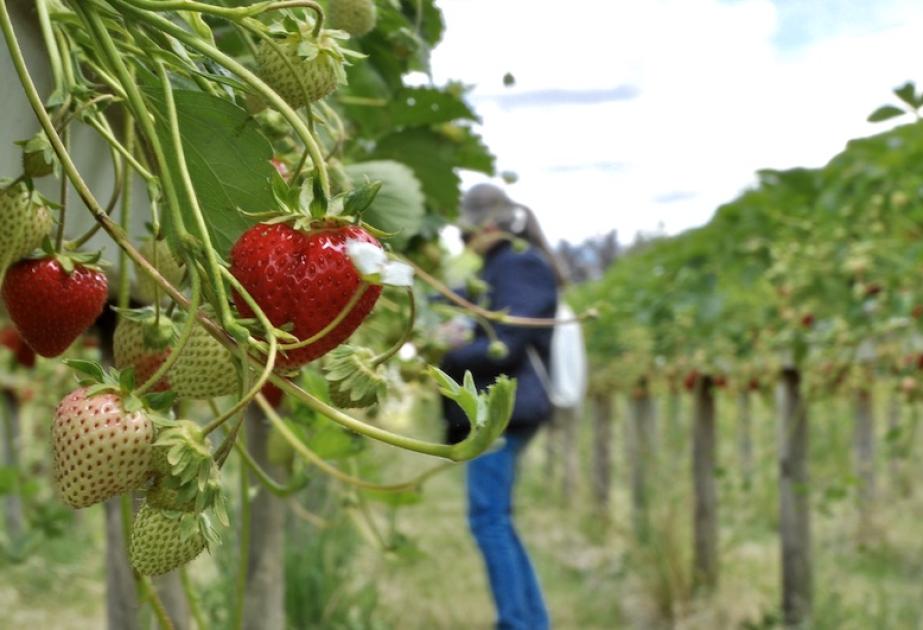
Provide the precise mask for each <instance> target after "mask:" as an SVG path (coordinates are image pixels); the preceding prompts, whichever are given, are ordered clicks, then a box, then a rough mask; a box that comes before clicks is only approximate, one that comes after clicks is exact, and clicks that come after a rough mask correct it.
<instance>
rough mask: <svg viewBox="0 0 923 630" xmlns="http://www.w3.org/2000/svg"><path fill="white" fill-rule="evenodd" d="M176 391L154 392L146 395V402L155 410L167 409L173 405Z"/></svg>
mask: <svg viewBox="0 0 923 630" xmlns="http://www.w3.org/2000/svg"><path fill="white" fill-rule="evenodd" d="M175 401H176V392H153V393H150V394H145V395H144V404H146V405H147V406H148V407H149V408H151V409H153V410H154V411H166V410H168V409H170V408H172V407H173V403H174V402H175Z"/></svg>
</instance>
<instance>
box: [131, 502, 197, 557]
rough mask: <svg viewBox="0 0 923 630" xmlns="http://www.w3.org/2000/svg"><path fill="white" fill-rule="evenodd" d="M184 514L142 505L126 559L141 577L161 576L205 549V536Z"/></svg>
mask: <svg viewBox="0 0 923 630" xmlns="http://www.w3.org/2000/svg"><path fill="white" fill-rule="evenodd" d="M195 518H196V517H195V515H193V514H190V513H188V512H178V511H172V510H161V509H158V508H155V507H152V506H150V505H148V504H147V503H145V504H144V505H142V506H141V509H140V510H138V514H137V515H136V516H135V521H134V523H133V524H132V526H131V541H130V542H129V545H128V557H129V559H130V560H131V566H133V567H134V568H135V570H136V571H137V572H138V573H140V574H141V575H162V574H164V573H169V572H170V571H172V570H173V569H176V568H177V567H180V566H182V565H184V564H186V563H187V562H189V561H191V560H193V559H194V558H195V557H196V556H198V555H199V554H200V553H202V550H203V549H205V537H204V536H203V535H202V534H201V533H200V532H199V530H198V529H197V527H196V525H195V524H194V523H189V524H187V523H184V520H186V519H195Z"/></svg>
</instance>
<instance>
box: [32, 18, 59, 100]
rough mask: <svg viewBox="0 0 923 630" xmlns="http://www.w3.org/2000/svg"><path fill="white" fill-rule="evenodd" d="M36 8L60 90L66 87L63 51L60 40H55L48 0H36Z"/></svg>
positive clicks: (55, 80)
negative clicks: (60, 47)
mask: <svg viewBox="0 0 923 630" xmlns="http://www.w3.org/2000/svg"><path fill="white" fill-rule="evenodd" d="M35 9H36V13H37V14H38V23H39V27H40V28H41V29H42V39H44V40H45V48H47V49H48V61H49V63H50V64H51V76H52V77H54V89H55V91H58V90H60V89H62V88H63V87H64V85H63V83H62V80H63V75H62V71H61V51H60V50H59V49H58V42H57V40H55V36H54V31H53V30H52V28H51V18H50V17H49V16H48V0H36V2H35Z"/></svg>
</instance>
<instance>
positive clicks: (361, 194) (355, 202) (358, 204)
mask: <svg viewBox="0 0 923 630" xmlns="http://www.w3.org/2000/svg"><path fill="white" fill-rule="evenodd" d="M379 190H381V181H365V182H364V183H362V184H361V185H359V186H358V187H357V188H356V189H355V190H353V191H351V192H350V193H349V194H348V195H346V202H345V203H344V204H343V214H346V215H348V216H362V213H363V212H365V211H366V209H367V208H368V207H369V206H370V205H372V202H373V201H375V196H376V195H377V194H378V191H379Z"/></svg>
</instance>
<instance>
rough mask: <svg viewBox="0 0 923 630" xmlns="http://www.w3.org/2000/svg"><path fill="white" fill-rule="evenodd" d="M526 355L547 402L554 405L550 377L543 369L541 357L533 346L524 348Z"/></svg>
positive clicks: (545, 369)
mask: <svg viewBox="0 0 923 630" xmlns="http://www.w3.org/2000/svg"><path fill="white" fill-rule="evenodd" d="M526 355H528V357H529V362H530V363H531V364H532V369H533V370H535V373H536V374H538V380H539V381H541V383H542V388H543V389H544V390H545V394H546V395H547V396H548V400H550V401H551V404H553V405H556V404H557V403H556V402H555V395H554V390H553V389H552V385H551V375H550V374H549V373H548V368H547V367H545V362H544V361H542V357H540V356H539V354H538V350H536V349H535V346H533V345H529V346H527V347H526Z"/></svg>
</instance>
